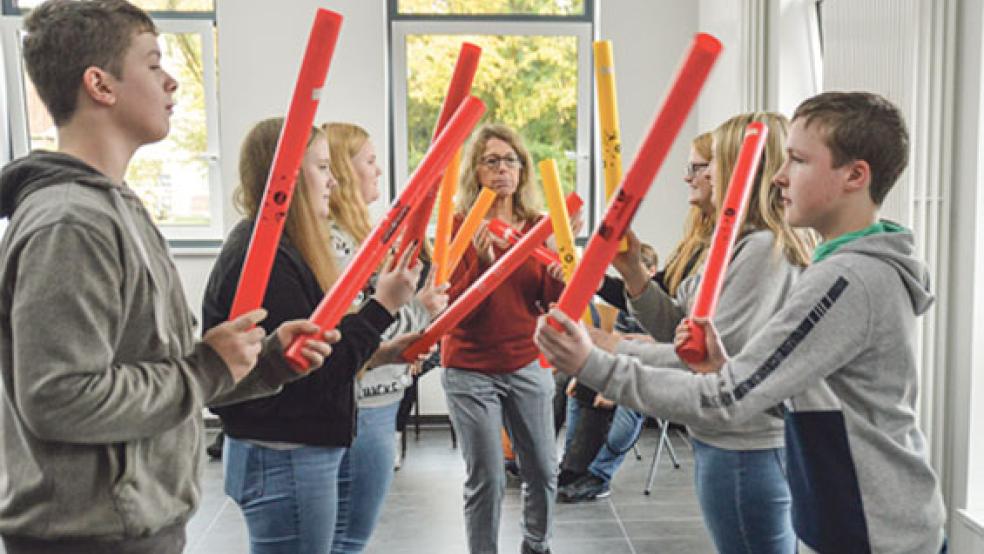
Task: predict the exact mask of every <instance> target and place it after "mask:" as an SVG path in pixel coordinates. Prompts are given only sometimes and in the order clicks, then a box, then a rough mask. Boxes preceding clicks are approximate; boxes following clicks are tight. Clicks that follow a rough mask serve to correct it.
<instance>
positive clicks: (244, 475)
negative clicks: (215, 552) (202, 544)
mask: <svg viewBox="0 0 984 554" xmlns="http://www.w3.org/2000/svg"><path fill="white" fill-rule="evenodd" d="M345 450H346V449H345V448H340V447H319V446H302V447H300V448H295V449H291V450H276V449H273V448H266V447H263V446H258V445H255V444H251V443H249V442H246V441H242V440H237V439H234V438H232V437H226V440H225V445H224V446H223V452H222V464H223V468H224V470H225V493H226V494H227V495H229V496H230V497H231V498H232V499H233V500H234V501H235V502H236V504H238V505H239V508H240V509H241V510H242V512H243V516H244V518H245V519H246V528H247V530H248V531H249V551H250V552H251V553H252V554H325V553H326V552H328V551H329V549H330V548H331V541H332V535H333V534H334V530H335V514H336V511H337V507H338V494H337V481H338V466H339V464H340V463H341V460H342V455H344V454H345ZM391 461H392V458H391Z"/></svg>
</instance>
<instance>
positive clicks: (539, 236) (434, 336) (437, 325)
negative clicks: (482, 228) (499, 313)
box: [403, 192, 584, 362]
mask: <svg viewBox="0 0 984 554" xmlns="http://www.w3.org/2000/svg"><path fill="white" fill-rule="evenodd" d="M583 204H584V201H583V200H581V197H580V196H578V195H577V193H574V192H572V193H571V194H568V195H567V211H568V212H570V213H574V212H576V211H578V210H580V209H581V206H582V205H583ZM552 234H553V223H552V222H551V221H550V218H549V217H544V218H542V219H541V220H540V221H538V222H537V224H536V225H534V226H533V228H532V229H530V230H529V232H528V233H526V234H525V235H523V236H522V237H521V238H520V239H519V242H517V243H516V244H515V245H514V246H513V247H512V248H510V249H509V250H507V251H506V253H505V254H503V255H502V257H501V258H499V259H498V260H496V262H495V263H494V264H492V267H490V268H489V269H488V270H486V271H485V273H483V274H482V276H481V277H479V278H478V280H476V281H475V282H474V283H472V285H471V286H470V287H468V289H467V290H465V292H463V293H462V294H461V296H459V297H458V299H457V300H455V302H454V304H451V305H450V306H448V308H447V309H446V310H444V313H442V314H441V315H440V316H438V318H437V319H435V320H434V321H432V322H431V324H430V325H429V326H428V327H427V329H425V330H424V334H423V336H421V337H420V338H419V339H417V341H416V342H414V343H413V344H411V345H410V346H408V347H407V349H406V350H404V351H403V359H404V360H406V361H407V362H412V361H415V360H416V359H417V357H418V356H419V355H421V354H424V353H426V352H427V351H428V350H430V347H431V346H433V345H434V344H435V343H437V341H438V340H440V339H441V337H443V336H444V335H446V334H447V333H448V331H450V330H451V329H452V328H453V327H454V326H455V325H457V324H458V323H460V322H461V320H462V319H464V318H465V316H467V315H468V314H470V313H471V312H472V310H474V309H475V308H476V307H477V306H478V305H479V303H481V302H482V301H483V300H485V299H486V298H487V297H488V295H490V294H492V291H494V290H495V289H496V287H498V286H499V285H500V284H502V282H503V281H505V280H506V278H507V277H509V276H510V275H512V273H513V272H514V271H516V269H517V268H519V266H521V265H523V262H525V261H526V260H527V259H528V258H529V257H530V255H531V254H532V253H533V250H534V249H536V248H537V247H538V246H541V245H542V244H543V242H544V241H545V240H547V239H548V238H550V235H552Z"/></svg>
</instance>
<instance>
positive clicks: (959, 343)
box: [943, 0, 984, 554]
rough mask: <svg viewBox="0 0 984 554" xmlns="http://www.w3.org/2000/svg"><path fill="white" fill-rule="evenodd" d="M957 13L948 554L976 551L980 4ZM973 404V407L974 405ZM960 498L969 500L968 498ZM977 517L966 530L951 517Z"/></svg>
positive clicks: (983, 508)
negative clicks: (967, 514) (966, 514)
mask: <svg viewBox="0 0 984 554" xmlns="http://www.w3.org/2000/svg"><path fill="white" fill-rule="evenodd" d="M957 5H958V11H957V31H958V32H957V39H956V63H955V65H956V82H955V90H956V93H955V100H956V102H955V105H954V113H955V114H957V117H955V118H954V127H955V129H954V133H953V144H954V155H953V172H954V173H953V175H954V177H953V182H952V193H951V194H952V196H951V198H952V206H953V207H952V211H951V213H950V236H951V237H953V240H952V242H951V258H950V259H951V264H950V274H949V277H950V278H949V281H948V282H947V283H946V286H947V287H948V288H949V295H950V296H949V297H950V301H949V304H948V305H947V306H946V318H947V329H948V330H949V341H948V343H947V351H948V353H949V357H950V358H949V359H950V360H951V363H950V364H949V367H947V368H946V369H947V373H948V374H949V381H948V383H947V391H946V393H947V401H948V402H947V418H946V430H947V432H946V450H947V451H948V452H949V457H948V460H947V462H948V463H947V464H946V466H945V467H944V475H943V482H944V487H945V488H944V491H945V492H946V494H947V499H948V503H949V505H948V508H949V512H950V534H951V540H952V544H953V547H954V548H953V552H955V553H957V554H962V553H965V552H966V553H970V552H984V441H982V440H981V439H980V437H981V430H982V429H984V408H982V407H981V405H980V402H981V401H982V400H984V377H982V375H984V344H982V343H984V336H982V335H984V298H982V297H981V296H982V295H984V288H982V287H981V283H982V282H984V195H982V194H981V191H980V186H981V185H980V183H981V180H982V176H984V158H982V150H981V147H982V144H984V109H982V107H984V87H982V82H981V80H982V78H984V72H982V66H981V55H982V53H984V39H982V33H981V29H982V25H984V2H982V1H981V0H966V1H963V2H959V3H958V4H957ZM975 400H976V401H977V402H976V405H975V402H974V401H975ZM968 491H973V493H971V494H968ZM963 508H968V509H969V510H971V511H972V512H973V513H974V514H976V517H977V518H978V519H977V521H978V523H977V525H972V524H970V523H969V522H968V520H967V519H965V518H964V516H962V515H957V510H959V509H963Z"/></svg>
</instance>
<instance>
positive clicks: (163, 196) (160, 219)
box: [24, 33, 211, 225]
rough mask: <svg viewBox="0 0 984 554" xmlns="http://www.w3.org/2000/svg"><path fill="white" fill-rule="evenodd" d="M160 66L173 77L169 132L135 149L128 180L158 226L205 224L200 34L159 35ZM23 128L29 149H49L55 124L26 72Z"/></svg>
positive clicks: (206, 179) (206, 183)
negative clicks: (175, 83)
mask: <svg viewBox="0 0 984 554" xmlns="http://www.w3.org/2000/svg"><path fill="white" fill-rule="evenodd" d="M160 45H161V51H162V53H163V60H162V62H161V63H162V65H163V66H164V68H165V69H166V70H167V72H168V73H170V74H171V75H173V76H174V78H176V79H177V80H178V83H179V86H178V90H177V91H176V92H175V94H174V98H175V102H176V104H175V106H174V115H173V116H171V132H170V133H169V134H168V136H167V138H165V139H164V140H162V141H160V142H158V143H155V144H150V145H147V146H144V147H143V148H141V149H140V150H138V151H137V153H136V155H135V156H134V157H133V160H132V161H131V162H130V167H129V169H128V170H127V174H126V181H127V183H128V184H129V185H130V186H131V187H132V188H133V189H134V190H135V191H136V192H137V194H139V195H140V197H141V198H142V199H143V201H144V204H145V205H146V206H147V209H148V210H149V211H150V213H151V215H152V216H153V217H154V219H155V221H157V223H159V224H163V225H209V224H210V222H211V210H210V209H209V174H208V163H207V161H206V156H205V154H206V152H207V150H206V148H207V138H208V137H207V135H206V133H207V127H206V124H205V85H204V77H203V70H202V63H201V59H202V43H201V37H200V36H199V35H198V34H195V33H180V34H172V33H162V34H161V36H160ZM24 81H25V83H26V88H27V90H26V92H27V99H28V100H27V105H28V126H29V129H30V139H31V148H32V149H46V150H53V149H55V148H57V145H56V143H55V136H56V135H55V128H54V124H53V122H52V120H51V117H50V116H49V115H48V112H47V111H46V110H45V109H44V106H43V104H42V103H41V100H40V99H39V98H38V96H37V93H36V92H35V90H34V86H33V85H32V84H31V80H30V78H28V76H27V74H26V73H25V75H24Z"/></svg>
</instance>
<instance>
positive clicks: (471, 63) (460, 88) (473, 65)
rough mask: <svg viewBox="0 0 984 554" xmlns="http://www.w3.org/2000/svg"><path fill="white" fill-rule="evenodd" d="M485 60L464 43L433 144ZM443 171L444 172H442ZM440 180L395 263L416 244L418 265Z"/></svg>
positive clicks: (409, 230) (423, 203)
mask: <svg viewBox="0 0 984 554" xmlns="http://www.w3.org/2000/svg"><path fill="white" fill-rule="evenodd" d="M481 57H482V49H481V48H480V47H479V46H477V45H475V44H472V43H470V42H463V43H461V51H459V52H458V61H457V63H455V65H454V72H453V73H452V74H451V83H450V84H449V85H448V93H447V95H445V97H444V104H442V105H441V113H440V114H439V115H438V116H437V125H435V126H434V140H437V135H438V134H439V133H440V132H441V130H442V129H444V126H445V125H446V124H447V122H448V119H449V118H450V117H451V114H452V113H454V110H455V109H457V107H458V104H460V103H461V102H462V101H463V100H464V98H465V97H467V96H468V93H469V92H471V87H472V82H473V81H474V80H475V72H476V71H477V70H478V60H479V58H481ZM443 169H444V168H442V170H443ZM440 179H441V176H440V175H438V176H437V177H436V178H435V179H434V182H433V183H431V184H430V186H429V187H428V188H427V191H426V193H425V196H424V199H423V201H421V202H420V206H418V207H417V208H416V209H414V211H413V212H412V213H411V214H410V218H409V220H408V222H407V231H406V233H404V234H403V240H402V241H401V242H400V249H399V250H398V251H397V254H396V256H395V257H394V258H393V260H394V263H395V261H396V260H399V259H400V256H401V255H403V252H404V251H406V249H407V248H408V247H409V246H410V244H414V245H415V246H414V248H415V249H416V251H415V252H414V255H413V258H412V259H413V261H411V263H410V266H411V267H413V264H415V263H416V260H417V256H418V255H419V254H420V248H421V246H422V245H423V241H424V234H425V233H426V232H427V223H428V222H429V221H430V218H431V214H432V213H433V212H434V202H435V201H436V200H437V188H438V186H437V185H438V183H439V182H440Z"/></svg>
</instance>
